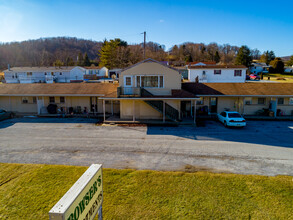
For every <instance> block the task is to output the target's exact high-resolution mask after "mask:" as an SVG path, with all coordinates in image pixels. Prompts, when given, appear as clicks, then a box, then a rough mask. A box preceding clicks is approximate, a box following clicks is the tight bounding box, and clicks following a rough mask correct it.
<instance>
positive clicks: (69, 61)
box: [65, 57, 75, 66]
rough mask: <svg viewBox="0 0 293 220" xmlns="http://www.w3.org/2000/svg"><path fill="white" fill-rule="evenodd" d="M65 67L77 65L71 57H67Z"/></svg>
mask: <svg viewBox="0 0 293 220" xmlns="http://www.w3.org/2000/svg"><path fill="white" fill-rule="evenodd" d="M65 65H66V66H74V65H75V63H74V61H73V59H72V58H71V57H67V58H66V62H65Z"/></svg>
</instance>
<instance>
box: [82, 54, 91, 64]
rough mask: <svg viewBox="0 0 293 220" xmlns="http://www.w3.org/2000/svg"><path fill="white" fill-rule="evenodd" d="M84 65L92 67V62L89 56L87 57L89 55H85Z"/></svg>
mask: <svg viewBox="0 0 293 220" xmlns="http://www.w3.org/2000/svg"><path fill="white" fill-rule="evenodd" d="M83 65H84V66H90V65H91V61H90V59H89V56H88V55H87V53H85V54H84V58H83Z"/></svg>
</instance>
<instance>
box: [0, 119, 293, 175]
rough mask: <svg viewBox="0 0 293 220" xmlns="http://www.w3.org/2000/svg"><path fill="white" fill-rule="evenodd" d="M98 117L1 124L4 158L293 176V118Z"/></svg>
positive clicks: (0, 149) (0, 146)
mask: <svg viewBox="0 0 293 220" xmlns="http://www.w3.org/2000/svg"><path fill="white" fill-rule="evenodd" d="M95 122H96V121H95V120H93V119H47V118H45V119H39V118H22V119H18V118H16V119H11V120H6V121H2V122H0V162H5V163H46V164H68V165H89V164H91V163H103V165H104V167H108V168H134V169H152V170H187V171H197V170H211V171H216V172H232V173H242V174H261V175H278V174H284V175H293V122H289V121H279V122H278V121H248V124H247V127H246V128H244V129H229V128H225V127H223V126H222V125H221V124H219V123H218V122H214V121H208V122H207V123H206V126H205V127H197V128H194V127H128V126H127V127H121V126H97V125H95Z"/></svg>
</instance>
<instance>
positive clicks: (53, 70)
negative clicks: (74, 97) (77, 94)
mask: <svg viewBox="0 0 293 220" xmlns="http://www.w3.org/2000/svg"><path fill="white" fill-rule="evenodd" d="M3 72H4V78H5V82H6V83H53V82H57V83H69V82H71V81H73V80H83V75H84V74H85V69H84V68H82V67H79V66H75V67H74V66H62V67H13V68H8V69H7V70H4V71H3Z"/></svg>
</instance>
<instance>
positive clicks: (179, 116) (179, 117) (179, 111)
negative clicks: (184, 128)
mask: <svg viewBox="0 0 293 220" xmlns="http://www.w3.org/2000/svg"><path fill="white" fill-rule="evenodd" d="M178 113H179V115H178V119H179V120H181V100H179V110H178Z"/></svg>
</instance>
